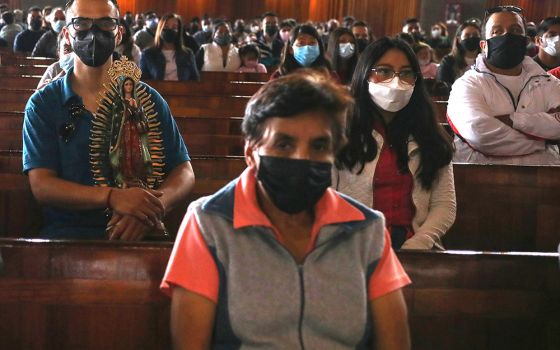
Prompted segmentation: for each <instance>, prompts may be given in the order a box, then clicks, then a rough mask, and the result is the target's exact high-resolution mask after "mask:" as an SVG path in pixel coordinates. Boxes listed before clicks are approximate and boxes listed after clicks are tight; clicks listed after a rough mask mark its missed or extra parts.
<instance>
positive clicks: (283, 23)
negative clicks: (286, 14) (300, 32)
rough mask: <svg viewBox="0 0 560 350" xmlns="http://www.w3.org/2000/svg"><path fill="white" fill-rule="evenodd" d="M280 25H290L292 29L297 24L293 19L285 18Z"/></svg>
mask: <svg viewBox="0 0 560 350" xmlns="http://www.w3.org/2000/svg"><path fill="white" fill-rule="evenodd" d="M279 27H280V29H282V28H284V27H290V29H292V28H294V27H295V25H294V23H293V22H292V21H290V20H288V19H285V20H283V21H282V22H280V25H279Z"/></svg>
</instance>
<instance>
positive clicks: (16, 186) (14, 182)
mask: <svg viewBox="0 0 560 350" xmlns="http://www.w3.org/2000/svg"><path fill="white" fill-rule="evenodd" d="M191 164H192V166H193V169H194V172H195V175H196V183H195V187H194V189H193V191H192V192H191V194H190V195H189V197H188V198H187V200H186V201H185V203H183V204H181V205H179V206H178V207H177V208H175V210H173V211H172V212H170V213H168V215H167V217H166V219H165V224H166V227H167V229H168V231H169V233H170V234H171V235H172V236H175V234H176V232H177V230H178V228H179V225H180V223H181V220H182V218H183V216H184V214H185V212H186V210H187V207H188V205H189V204H190V202H192V201H193V200H196V199H198V198H200V197H202V196H207V195H210V194H213V193H215V192H216V191H217V190H219V189H220V188H221V187H222V186H224V185H225V184H227V183H228V182H229V181H231V180H233V179H234V178H236V177H237V176H238V175H239V174H241V172H243V170H244V169H245V168H246V164H245V160H244V159H243V157H234V156H229V157H223V156H191ZM21 171H22V162H21V151H19V152H0V210H1V213H3V214H2V215H0V237H37V236H38V234H39V229H40V226H41V223H42V219H41V213H40V207H39V205H38V204H37V203H36V201H35V199H34V198H33V196H32V193H31V190H30V187H29V181H28V178H27V176H25V175H23V174H22V173H21Z"/></svg>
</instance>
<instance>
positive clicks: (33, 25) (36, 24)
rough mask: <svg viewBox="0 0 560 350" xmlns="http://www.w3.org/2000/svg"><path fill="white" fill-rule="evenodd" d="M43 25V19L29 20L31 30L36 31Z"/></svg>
mask: <svg viewBox="0 0 560 350" xmlns="http://www.w3.org/2000/svg"><path fill="white" fill-rule="evenodd" d="M42 25H43V21H41V20H40V19H32V20H31V21H29V26H30V27H31V30H34V31H38V30H40V29H41V26H42Z"/></svg>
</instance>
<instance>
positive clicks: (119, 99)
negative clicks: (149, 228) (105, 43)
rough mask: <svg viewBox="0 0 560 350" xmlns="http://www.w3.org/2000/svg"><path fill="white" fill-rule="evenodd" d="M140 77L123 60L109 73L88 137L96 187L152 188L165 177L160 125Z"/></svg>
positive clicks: (114, 65) (135, 68) (133, 65)
mask: <svg viewBox="0 0 560 350" xmlns="http://www.w3.org/2000/svg"><path fill="white" fill-rule="evenodd" d="M141 75H142V72H141V71H140V69H139V68H138V67H137V66H136V64H135V63H134V62H132V61H128V60H127V58H126V57H124V56H123V57H122V58H121V59H119V60H116V61H115V62H114V63H113V65H112V66H111V68H110V69H109V77H110V78H111V82H110V83H109V84H105V92H104V93H103V94H102V95H101V96H100V100H99V108H98V110H97V112H96V113H95V116H94V118H93V126H92V131H91V136H90V162H91V168H92V172H93V178H94V181H95V184H96V185H97V186H108V187H117V188H128V187H141V188H145V189H157V188H158V186H159V185H160V184H161V182H162V180H163V177H164V175H165V174H164V172H163V168H164V165H165V159H164V153H163V143H162V139H161V131H160V130H159V125H160V124H159V121H158V119H157V113H156V112H155V111H154V103H153V102H152V101H151V95H150V94H149V93H147V91H146V87H145V86H144V85H142V84H140V76H141ZM159 226H161V227H160V231H161V230H164V227H163V224H161V225H159Z"/></svg>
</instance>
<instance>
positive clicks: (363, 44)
mask: <svg viewBox="0 0 560 350" xmlns="http://www.w3.org/2000/svg"><path fill="white" fill-rule="evenodd" d="M368 44H369V40H367V39H357V40H356V45H357V46H358V52H364V50H365V49H366V47H367V46H368Z"/></svg>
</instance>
